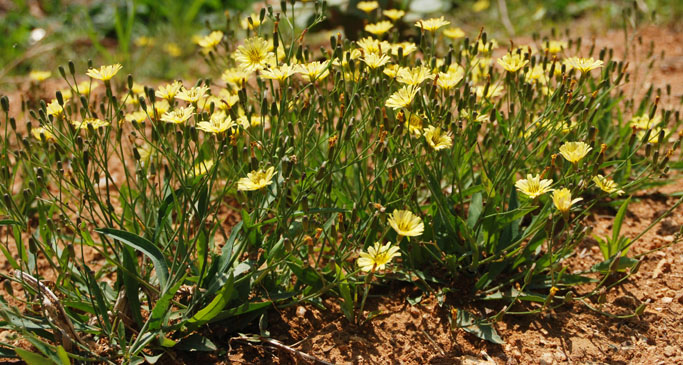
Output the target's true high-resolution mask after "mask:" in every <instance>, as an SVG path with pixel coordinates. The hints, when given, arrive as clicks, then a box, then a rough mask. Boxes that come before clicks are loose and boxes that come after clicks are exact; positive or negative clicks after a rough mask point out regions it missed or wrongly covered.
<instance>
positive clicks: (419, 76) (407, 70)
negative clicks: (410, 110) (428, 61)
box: [396, 66, 435, 85]
mask: <svg viewBox="0 0 683 365" xmlns="http://www.w3.org/2000/svg"><path fill="white" fill-rule="evenodd" d="M434 77H435V75H434V74H433V73H432V71H431V70H430V69H429V68H428V67H425V66H417V67H401V68H400V69H399V70H398V73H397V74H396V81H398V82H400V83H402V84H406V85H420V84H421V83H422V82H423V81H425V80H433V79H434Z"/></svg>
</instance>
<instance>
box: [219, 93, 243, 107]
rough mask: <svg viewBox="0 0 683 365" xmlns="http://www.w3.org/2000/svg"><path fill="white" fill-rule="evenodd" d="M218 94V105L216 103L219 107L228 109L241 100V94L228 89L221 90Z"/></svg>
mask: <svg viewBox="0 0 683 365" xmlns="http://www.w3.org/2000/svg"><path fill="white" fill-rule="evenodd" d="M218 95H219V96H220V98H219V102H218V105H216V107H217V108H218V109H223V110H228V109H230V108H232V107H233V106H234V105H235V104H237V102H238V101H240V97H239V95H237V94H233V93H231V92H230V91H228V90H226V89H223V90H221V91H220V92H219V93H218Z"/></svg>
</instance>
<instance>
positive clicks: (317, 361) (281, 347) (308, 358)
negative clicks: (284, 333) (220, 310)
mask: <svg viewBox="0 0 683 365" xmlns="http://www.w3.org/2000/svg"><path fill="white" fill-rule="evenodd" d="M233 339H234V340H242V341H247V342H261V343H263V344H265V345H270V346H272V347H275V348H277V349H279V350H284V351H286V352H289V353H290V354H292V355H294V356H296V357H298V358H300V359H302V360H304V361H310V362H312V363H314V364H323V365H334V364H333V363H331V362H327V361H325V360H321V359H319V358H317V357H315V356H313V355H309V354H307V353H305V352H302V351H299V350H297V349H294V348H292V347H290V346H287V345H285V344H283V343H282V342H280V341H278V340H275V339H272V338H267V337H263V336H245V335H240V337H235V338H232V339H231V340H233Z"/></svg>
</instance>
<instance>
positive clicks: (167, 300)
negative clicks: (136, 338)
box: [148, 274, 187, 331]
mask: <svg viewBox="0 0 683 365" xmlns="http://www.w3.org/2000/svg"><path fill="white" fill-rule="evenodd" d="M185 276H187V274H185ZM185 276H183V277H182V278H181V279H180V280H178V281H177V282H176V283H175V284H173V286H172V287H171V288H170V289H169V290H167V291H166V292H165V293H164V295H162V296H161V298H159V300H157V302H156V304H155V305H154V309H152V314H151V315H150V316H149V320H148V327H149V330H150V331H155V330H158V329H160V328H161V326H162V325H163V323H164V318H165V317H166V314H167V311H168V308H169V307H170V306H171V300H173V297H174V296H175V293H176V292H177V291H178V289H180V286H181V285H183V282H184V281H185Z"/></svg>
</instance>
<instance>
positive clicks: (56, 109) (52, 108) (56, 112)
mask: <svg viewBox="0 0 683 365" xmlns="http://www.w3.org/2000/svg"><path fill="white" fill-rule="evenodd" d="M63 114H64V107H62V106H61V105H59V103H58V102H57V100H52V101H51V102H50V103H49V104H47V115H52V116H54V117H55V118H58V117H60V116H62V115H63Z"/></svg>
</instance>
